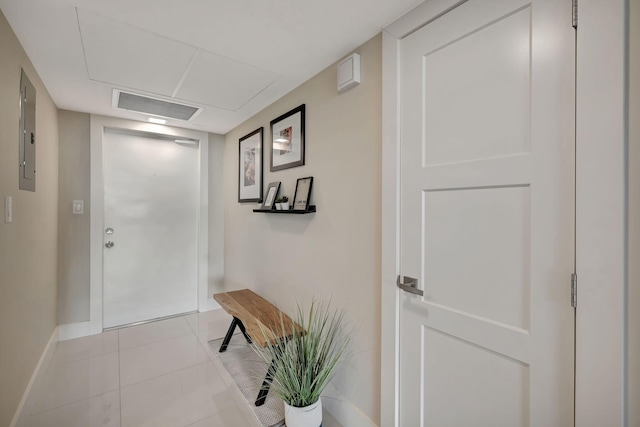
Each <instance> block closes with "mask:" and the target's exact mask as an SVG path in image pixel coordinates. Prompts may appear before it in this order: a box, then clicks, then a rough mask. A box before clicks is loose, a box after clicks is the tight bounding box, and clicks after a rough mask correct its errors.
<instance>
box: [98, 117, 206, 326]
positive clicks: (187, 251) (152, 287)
mask: <svg viewBox="0 0 640 427" xmlns="http://www.w3.org/2000/svg"><path fill="white" fill-rule="evenodd" d="M103 170H104V226H105V229H104V234H103V236H104V249H103V255H104V260H103V293H104V295H103V325H104V327H105V328H109V327H114V326H121V325H127V324H131V323H136V322H140V321H145V320H151V319H156V318H159V317H165V316H170V315H175V314H181V313H186V312H189V311H194V310H196V309H197V289H198V288H197V272H198V266H197V247H198V246H197V242H198V235H197V233H198V200H199V199H198V198H199V192H200V190H199V185H200V179H199V154H198V144H197V143H196V142H194V143H193V144H178V143H176V142H174V139H173V138H172V139H166V138H162V137H159V136H158V137H154V136H153V135H148V134H140V133H132V132H126V131H119V130H111V129H105V133H104V140H103Z"/></svg>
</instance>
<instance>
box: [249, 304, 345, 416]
mask: <svg viewBox="0 0 640 427" xmlns="http://www.w3.org/2000/svg"><path fill="white" fill-rule="evenodd" d="M294 317H295V320H291V319H288V318H287V317H286V316H281V317H280V319H279V323H280V325H279V326H278V327H281V328H282V331H290V330H292V329H293V334H292V335H291V336H290V337H284V338H277V339H275V340H272V344H273V345H271V346H269V347H264V348H263V347H259V346H256V345H254V346H253V348H254V350H255V351H256V353H257V354H259V355H260V357H261V359H262V360H263V361H264V362H265V363H266V364H267V365H269V364H271V361H272V360H275V363H274V367H275V374H274V376H273V381H272V383H271V387H270V390H271V391H270V393H275V394H276V395H277V396H278V397H280V398H281V399H282V400H283V401H285V402H286V403H287V404H289V405H290V406H295V407H299V408H302V407H305V406H309V405H311V404H313V403H315V402H317V401H318V399H320V394H321V393H322V391H323V390H324V388H325V386H326V385H327V384H328V382H329V381H330V380H331V377H332V376H333V374H334V373H335V369H336V367H337V366H338V364H339V363H340V362H341V361H342V360H344V358H345V357H346V356H347V351H348V348H349V345H350V341H351V339H350V336H349V334H347V333H346V332H345V312H344V310H339V311H338V310H332V309H331V308H330V304H322V303H319V302H317V301H315V300H314V301H313V302H312V304H311V307H310V309H309V311H308V312H307V313H305V311H304V309H303V307H301V306H300V305H299V304H298V305H297V310H296V316H294ZM292 321H295V323H297V324H298V325H299V327H297V328H296V327H294V328H291V325H290V323H289V322H292ZM287 323H289V324H287ZM263 333H264V334H265V338H267V337H268V335H267V332H266V331H264V330H263ZM280 335H283V336H284V335H286V334H284V333H283V334H280Z"/></svg>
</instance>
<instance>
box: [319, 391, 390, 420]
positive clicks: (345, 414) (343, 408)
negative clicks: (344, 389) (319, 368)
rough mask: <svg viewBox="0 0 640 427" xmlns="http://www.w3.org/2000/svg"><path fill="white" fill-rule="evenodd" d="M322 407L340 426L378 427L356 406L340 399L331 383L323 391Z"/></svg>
mask: <svg viewBox="0 0 640 427" xmlns="http://www.w3.org/2000/svg"><path fill="white" fill-rule="evenodd" d="M322 407H323V408H324V409H326V410H327V411H328V412H329V413H330V414H331V416H333V418H335V419H336V421H338V422H339V423H340V425H341V426H348V427H378V425H377V424H376V423H374V422H373V421H371V420H370V419H369V417H367V416H366V415H365V414H363V413H362V411H360V409H358V407H357V406H355V405H354V404H353V403H351V402H349V401H348V400H346V399H345V398H344V397H342V396H341V395H340V393H339V392H338V391H337V390H336V389H335V387H334V386H333V384H331V383H329V384H328V385H327V387H326V388H325V389H324V393H323V395H322Z"/></svg>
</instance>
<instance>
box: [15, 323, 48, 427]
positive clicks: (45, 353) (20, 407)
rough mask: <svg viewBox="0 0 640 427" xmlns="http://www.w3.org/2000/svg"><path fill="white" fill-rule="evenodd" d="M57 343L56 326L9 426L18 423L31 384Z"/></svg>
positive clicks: (46, 363) (34, 381) (46, 362)
mask: <svg viewBox="0 0 640 427" xmlns="http://www.w3.org/2000/svg"><path fill="white" fill-rule="evenodd" d="M57 344H58V328H57V327H56V328H55V329H54V330H53V333H52V334H51V337H50V338H49V342H48V343H47V346H46V347H45V348H44V351H43V352H42V355H41V356H40V360H39V361H38V364H37V365H36V368H35V369H34V370H33V374H31V379H30V380H29V383H28V384H27V388H26V389H25V390H24V393H23V394H22V399H20V403H19V404H18V408H17V409H16V413H15V414H14V415H13V420H12V421H11V424H9V427H16V425H17V424H18V421H19V420H20V416H21V415H22V411H24V408H25V406H26V403H27V399H28V398H29V395H30V393H31V390H32V389H33V386H34V384H35V383H36V379H37V378H38V375H39V374H40V370H41V369H42V367H43V366H47V365H48V364H49V361H50V360H51V357H52V356H53V351H54V350H55V349H56V345H57Z"/></svg>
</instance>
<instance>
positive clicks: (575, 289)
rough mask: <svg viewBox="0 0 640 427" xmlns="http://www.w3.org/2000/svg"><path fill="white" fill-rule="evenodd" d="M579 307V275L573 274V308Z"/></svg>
mask: <svg viewBox="0 0 640 427" xmlns="http://www.w3.org/2000/svg"><path fill="white" fill-rule="evenodd" d="M577 306H578V275H577V274H576V273H573V274H571V307H573V308H576V307H577Z"/></svg>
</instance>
